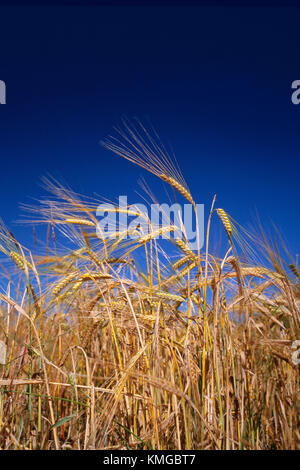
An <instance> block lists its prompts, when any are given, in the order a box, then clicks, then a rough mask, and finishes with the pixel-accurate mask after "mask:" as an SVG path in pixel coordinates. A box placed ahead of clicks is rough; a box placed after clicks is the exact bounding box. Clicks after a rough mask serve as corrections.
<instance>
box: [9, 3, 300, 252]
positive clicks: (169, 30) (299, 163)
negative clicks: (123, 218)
mask: <svg viewBox="0 0 300 470" xmlns="http://www.w3.org/2000/svg"><path fill="white" fill-rule="evenodd" d="M123 3H124V4H126V1H125V2H123ZM225 3H226V2H224V5H225ZM0 17H1V28H0V80H4V81H5V83H6V87H7V104H6V105H0V159H1V184H0V215H1V217H2V218H3V219H4V221H5V223H6V224H7V225H9V226H10V227H11V228H13V230H14V232H16V233H17V235H18V238H19V240H20V241H21V242H22V241H24V238H26V237H28V229H25V230H23V229H21V228H20V227H16V228H14V221H15V220H16V219H19V218H20V217H21V215H22V213H21V211H20V208H19V203H30V202H32V198H40V197H42V196H44V195H45V192H44V190H43V189H42V188H41V186H40V179H41V177H42V176H44V175H47V174H50V175H53V176H54V177H56V178H58V179H59V180H60V181H62V182H65V183H67V184H68V185H69V186H71V187H72V188H73V189H75V190H76V191H79V192H81V193H84V194H87V195H93V194H94V193H97V194H99V195H100V196H104V197H108V198H109V199H114V198H117V197H118V196H119V195H124V194H126V195H128V200H129V201H130V202H138V201H139V197H138V196H137V194H136V193H135V191H136V189H138V190H139V191H140V189H139V188H138V185H137V180H138V179H139V178H140V176H145V177H146V181H147V182H148V183H149V184H150V185H151V186H152V187H153V189H154V192H155V193H156V195H157V196H158V198H159V199H160V200H161V201H163V200H164V194H165V193H164V191H165V190H164V185H163V184H161V183H160V182H159V181H158V180H157V179H156V178H155V177H154V176H151V175H148V174H146V172H145V171H143V170H142V169H140V168H138V167H135V166H134V165H133V164H131V163H129V162H127V161H125V160H122V159H121V158H119V157H117V156H116V155H114V154H111V153H109V152H108V151H107V150H105V149H103V148H102V147H101V146H100V145H99V141H100V140H101V139H103V138H104V137H105V136H106V135H107V134H109V133H110V131H111V129H112V127H113V126H114V125H116V124H118V123H119V121H120V118H121V116H122V115H126V116H128V117H131V116H138V117H139V118H141V119H144V118H145V117H149V118H150V120H151V122H152V123H153V125H154V127H155V128H156V130H157V132H158V133H159V134H160V136H161V139H162V141H163V142H165V143H167V144H169V145H170V146H171V147H172V149H173V150H174V153H175V154H176V157H177V160H178V163H179V165H180V167H181V169H182V172H183V174H184V176H185V179H186V180H187V182H188V184H189V187H190V189H191V191H192V193H193V195H194V198H195V199H196V200H197V202H199V203H204V204H205V207H206V209H207V211H208V210H209V206H210V203H211V200H212V197H213V195H214V194H215V193H216V194H217V206H219V207H223V208H224V209H225V210H227V211H228V212H229V213H230V214H231V215H232V217H233V218H234V219H236V220H237V221H238V222H239V223H241V224H242V225H244V226H247V225H249V223H250V222H253V221H254V220H255V214H256V212H257V213H258V214H259V215H260V218H261V220H262V222H263V223H264V224H265V226H266V227H270V226H271V223H274V224H275V225H276V227H277V228H278V229H279V231H280V232H281V233H282V235H283V236H284V238H285V240H286V241H287V244H288V246H289V248H290V250H291V252H292V253H293V254H296V253H298V239H299V227H300V223H299V169H300V159H299V149H300V145H299V144H300V132H299V130H300V105H294V104H293V103H292V101H291V95H292V89H291V84H292V82H293V81H294V80H297V79H299V80H300V61H299V44H300V27H299V24H300V8H297V7H286V8H283V7H273V8H272V7H268V8H264V7H245V6H244V7H239V8H238V7H230V6H224V7H220V6H213V7H203V6H191V5H186V6H180V5H175V4H173V5H170V6H167V5H164V6H153V5H152V6H151V5H148V6H137V5H133V4H132V5H130V6H128V5H127V6H116V5H115V6H112V7H108V6H91V5H90V6H85V7H83V6H79V5H76V6H75V5H73V6H60V7H58V6H56V7H55V6H50V5H48V6H44V7H37V6H24V7H21V6H10V7H9V6H0Z"/></svg>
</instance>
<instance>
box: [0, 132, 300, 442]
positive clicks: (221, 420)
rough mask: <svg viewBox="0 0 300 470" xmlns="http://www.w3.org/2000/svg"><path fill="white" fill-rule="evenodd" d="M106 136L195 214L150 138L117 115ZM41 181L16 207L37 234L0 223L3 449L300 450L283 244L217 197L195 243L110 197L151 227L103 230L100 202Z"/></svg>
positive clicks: (292, 271)
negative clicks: (118, 125) (32, 237)
mask: <svg viewBox="0 0 300 470" xmlns="http://www.w3.org/2000/svg"><path fill="white" fill-rule="evenodd" d="M141 132H142V130H141ZM146 139H147V136H146ZM104 145H105V146H106V147H107V148H108V149H109V150H112V151H113V152H115V153H117V154H119V155H120V156H121V157H124V158H127V159H128V160H130V161H131V162H133V163H135V164H137V165H140V166H141V167H143V168H144V169H146V170H148V171H150V173H152V174H154V175H155V176H157V177H158V178H160V179H161V183H162V185H165V186H166V187H168V188H169V191H170V194H172V197H174V200H176V201H181V202H183V203H189V204H191V206H192V208H193V209H195V214H196V202H195V200H194V197H193V196H192V194H191V192H190V190H189V188H188V186H187V184H186V182H185V180H184V178H183V177H182V175H181V173H180V171H179V170H178V168H177V166H176V165H175V163H174V162H173V160H172V159H171V158H169V157H168V155H167V154H166V153H165V152H164V150H163V149H162V148H161V147H159V146H158V144H157V143H156V141H155V140H153V139H151V138H150V137H149V136H148V140H145V139H144V138H143V137H142V136H141V134H139V133H136V132H135V133H133V132H132V131H131V130H130V129H129V128H128V127H126V126H125V129H123V131H122V132H120V133H119V134H118V138H109V139H108V140H106V141H105V142H104ZM128 165H130V163H128ZM103 173H105V169H103ZM47 185H48V189H49V191H50V193H51V196H49V198H47V199H44V200H42V201H41V203H40V204H37V205H36V206H35V207H30V208H25V209H27V212H28V211H29V219H30V222H31V223H32V224H33V225H34V227H37V226H38V225H41V226H44V227H46V228H45V230H46V232H45V233H46V235H45V239H44V240H43V241H40V240H36V243H35V248H34V249H32V250H30V251H29V250H28V249H26V247H25V246H24V245H23V244H22V240H20V241H19V240H16V238H15V237H14V235H13V233H12V232H11V231H10V230H9V229H8V228H7V227H6V226H5V225H4V223H3V224H2V225H1V230H0V250H1V252H2V256H1V289H0V340H1V354H0V359H1V360H0V362H1V363H0V448H1V449H3V450H5V449H10V450H11V449H32V450H35V449H74V450H79V449H80V450H83V449H133V450H149V449H155V450H165V449H168V450H169V449H176V450H179V449H193V450H198V449H199V450H201V449H207V450H210V449H211V450H216V449H219V450H222V449H236V450H243V449H245V450H261V449H274V450H275V449H278V450H281V449H300V431H299V416H300V415H299V408H300V404H299V364H298V362H299V361H298V360H297V358H298V356H297V351H296V350H295V341H297V340H298V339H300V330H299V326H300V321H299V320H300V318H299V307H300V303H299V301H300V285H299V277H300V275H299V271H298V267H297V265H296V262H295V261H293V260H292V259H290V258H289V257H288V255H286V253H285V251H284V248H282V249H281V248H279V247H278V245H277V244H276V243H272V241H271V240H268V239H267V237H266V236H264V235H263V234H261V235H260V236H258V235H254V234H251V233H249V232H248V231H246V230H244V229H243V228H242V227H240V226H239V224H238V223H237V222H235V221H234V220H233V219H232V218H231V217H230V208H226V209H223V208H220V207H217V206H216V201H215V199H214V200H213V201H212V205H211V208H209V209H208V212H209V218H208V223H207V225H206V227H205V241H204V245H203V246H202V247H201V246H200V242H199V243H198V249H196V250H194V249H191V247H190V246H189V241H188V240H187V239H185V238H184V237H181V238H179V237H178V238H176V233H177V228H176V227H175V226H173V225H172V224H170V225H163V226H153V225H152V224H151V221H150V220H149V218H148V216H147V214H142V213H141V212H140V210H139V208H137V207H135V206H134V205H129V206H128V207H125V208H123V209H122V210H121V209H119V208H118V207H117V206H116V207H115V211H116V212H120V211H124V214H125V215H128V216H134V215H136V216H139V217H141V218H144V220H145V223H146V225H147V226H148V228H149V230H148V232H147V233H145V232H143V230H142V229H141V228H140V227H138V226H136V227H135V228H133V229H132V231H133V232H134V235H135V237H134V238H129V237H128V235H129V232H130V229H128V228H126V227H121V226H119V227H118V230H117V231H116V232H115V233H111V234H110V237H109V238H108V237H105V236H104V234H103V233H102V234H101V233H100V232H99V231H98V232H97V223H98V218H97V216H96V211H97V206H98V205H99V201H96V200H93V199H91V198H87V197H83V196H81V195H78V194H76V193H74V192H73V191H72V190H69V189H67V188H65V187H64V186H62V185H60V184H59V183H57V182H55V181H53V180H48V182H47ZM229 190H230V189H229ZM149 195H151V194H150V193H149ZM197 228H198V230H200V227H199V224H197ZM181 229H183V232H184V227H181ZM217 229H218V230H220V232H222V233H223V239H224V243H223V244H222V248H221V253H220V252H219V251H218V250H217V249H216V247H214V246H213V245H212V243H211V241H210V238H211V235H212V233H213V232H212V231H213V230H217ZM168 233H170V234H173V235H174V236H173V238H170V240H166V239H164V240H162V241H161V239H160V236H161V235H162V234H168ZM199 237H200V235H199ZM293 348H294V349H293ZM298 348H299V346H298Z"/></svg>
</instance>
